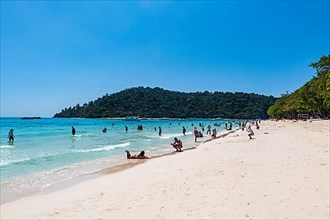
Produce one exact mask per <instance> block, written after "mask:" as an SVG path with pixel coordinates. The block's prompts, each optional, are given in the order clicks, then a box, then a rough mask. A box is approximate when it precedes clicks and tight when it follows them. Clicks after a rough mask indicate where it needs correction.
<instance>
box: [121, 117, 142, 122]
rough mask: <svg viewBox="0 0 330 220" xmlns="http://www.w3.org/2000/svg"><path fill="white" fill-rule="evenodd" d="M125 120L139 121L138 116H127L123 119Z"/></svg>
mask: <svg viewBox="0 0 330 220" xmlns="http://www.w3.org/2000/svg"><path fill="white" fill-rule="evenodd" d="M124 120H125V121H140V119H139V117H138V116H129V117H126V118H125V119H124Z"/></svg>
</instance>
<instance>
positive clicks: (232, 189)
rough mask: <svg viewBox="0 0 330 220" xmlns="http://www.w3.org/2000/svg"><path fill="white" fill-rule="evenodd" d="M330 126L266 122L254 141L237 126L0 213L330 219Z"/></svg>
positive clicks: (48, 216) (5, 207) (15, 204)
mask: <svg viewBox="0 0 330 220" xmlns="http://www.w3.org/2000/svg"><path fill="white" fill-rule="evenodd" d="M329 127H330V121H329V120H327V121H315V122H313V123H310V122H292V121H287V122H272V121H263V122H262V124H261V128H260V130H255V129H254V131H255V134H256V135H255V137H254V139H252V140H248V137H247V133H246V131H241V130H238V129H237V130H236V131H235V132H233V131H231V132H230V133H229V134H227V135H226V138H218V139H215V140H214V141H207V142H203V143H202V144H201V145H199V146H198V147H197V148H195V150H185V151H184V152H183V153H176V154H173V155H172V156H171V157H168V156H160V157H158V158H156V159H155V160H146V161H144V162H141V163H139V166H132V167H130V168H129V169H122V170H121V169H118V170H117V171H120V172H117V171H115V172H112V171H114V170H112V171H111V170H110V171H109V172H110V173H106V172H105V173H104V175H100V176H95V177H94V178H91V179H87V180H83V181H81V182H78V183H76V184H74V185H70V186H67V187H65V188H60V189H58V190H55V191H50V192H47V193H44V194H38V195H35V196H32V197H29V198H24V199H21V200H19V201H15V202H12V203H8V204H5V205H2V206H1V218H39V219H40V218H42V219H52V218H53V219H59V218H71V219H72V218H84V219H86V218H87V219H95V218H99V219H102V218H105V219H109V218H115V219H118V218H121V219H122V218H125V219H133V218H139V219H141V218H146V219H159V218H166V219H178V218H179V219H182V218H189V219H196V218H207V219H212V218H213V219H219V218H227V219H228V218H240V219H249V218H280V219H284V218H295V219H311V218H313V219H315V218H317V219H328V218H329V208H330V206H329V156H330V154H329V142H328V140H329ZM219 136H221V134H219ZM185 149H186V148H185ZM132 181H134V184H132ZM37 204H42V205H40V206H39V205H37ZM32 206H33V207H34V208H32ZM36 206H37V207H36ZM219 206H221V209H219ZM18 208H19V209H20V212H19V213H17V211H15V210H17V209H18Z"/></svg>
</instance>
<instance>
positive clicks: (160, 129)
mask: <svg viewBox="0 0 330 220" xmlns="http://www.w3.org/2000/svg"><path fill="white" fill-rule="evenodd" d="M158 129H159V132H158V134H159V136H162V128H161V127H160V126H159V127H158Z"/></svg>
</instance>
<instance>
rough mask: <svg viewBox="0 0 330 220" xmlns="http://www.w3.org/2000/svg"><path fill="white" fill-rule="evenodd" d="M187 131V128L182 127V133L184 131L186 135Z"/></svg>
mask: <svg viewBox="0 0 330 220" xmlns="http://www.w3.org/2000/svg"><path fill="white" fill-rule="evenodd" d="M186 131H187V129H186V128H185V127H184V126H183V127H182V133H183V135H186Z"/></svg>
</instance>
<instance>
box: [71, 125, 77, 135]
mask: <svg viewBox="0 0 330 220" xmlns="http://www.w3.org/2000/svg"><path fill="white" fill-rule="evenodd" d="M71 132H72V135H75V134H76V129H75V128H74V127H73V126H72V127H71Z"/></svg>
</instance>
